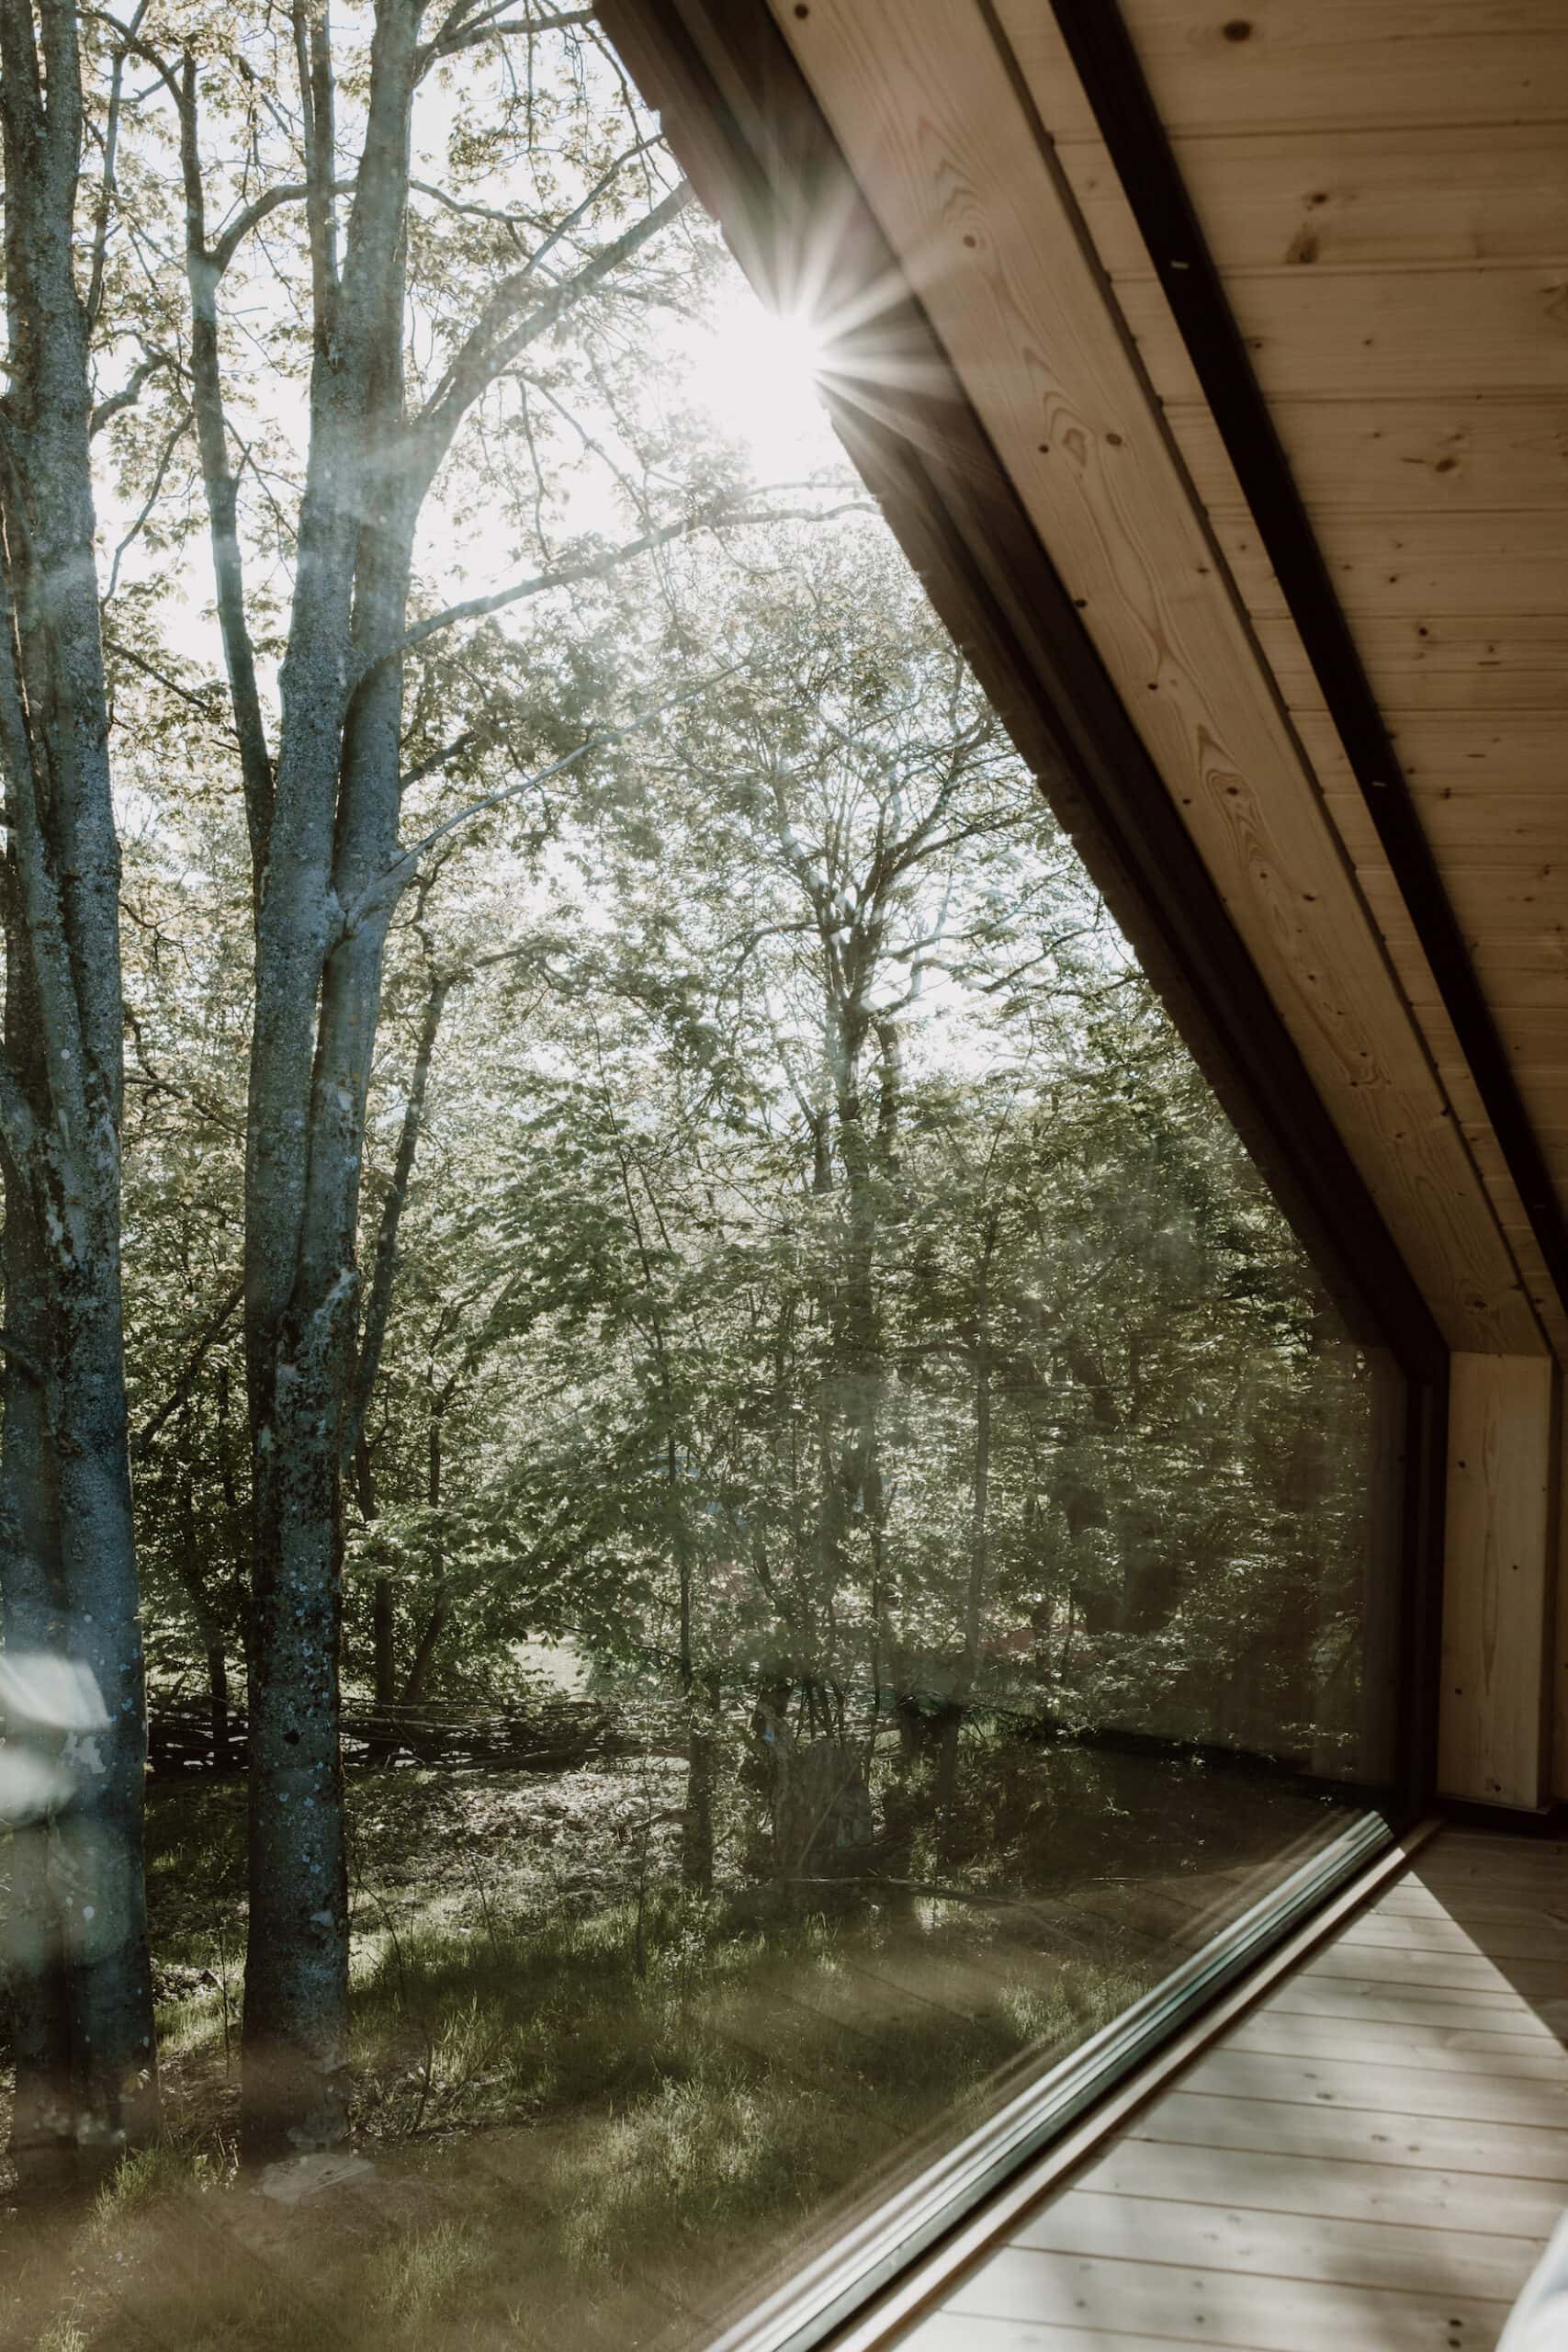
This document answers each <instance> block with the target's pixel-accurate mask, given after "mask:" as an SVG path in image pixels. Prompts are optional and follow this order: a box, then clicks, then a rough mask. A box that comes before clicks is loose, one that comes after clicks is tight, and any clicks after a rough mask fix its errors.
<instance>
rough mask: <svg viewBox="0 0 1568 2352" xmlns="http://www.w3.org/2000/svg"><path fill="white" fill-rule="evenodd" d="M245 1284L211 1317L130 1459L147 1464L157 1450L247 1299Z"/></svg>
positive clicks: (235, 1287) (140, 1432) (237, 1286)
mask: <svg viewBox="0 0 1568 2352" xmlns="http://www.w3.org/2000/svg"><path fill="white" fill-rule="evenodd" d="M244 1295H245V1285H244V1283H243V1282H238V1283H234V1285H233V1286H232V1288H231V1290H230V1292H229V1294H228V1295H227V1297H226V1298H225V1299H224V1300H223V1303H222V1305H221V1306H219V1307H218V1308H217V1309H216V1310H215V1311H214V1312H213V1314H211V1315H210V1316H209V1317H208V1320H207V1322H206V1323H205V1324H204V1325H203V1326H202V1329H201V1332H200V1335H199V1337H198V1338H197V1341H196V1344H195V1346H194V1347H193V1348H192V1349H191V1351H190V1353H189V1355H188V1356H187V1357H186V1361H185V1363H184V1364H183V1366H182V1367H181V1370H180V1374H179V1376H178V1378H177V1379H176V1380H175V1385H174V1386H173V1387H172V1388H171V1389H170V1391H169V1393H168V1395H167V1396H166V1397H164V1401H163V1403H162V1404H161V1405H160V1406H159V1408H158V1409H157V1411H156V1412H155V1413H154V1414H153V1415H152V1419H151V1420H149V1421H145V1422H143V1424H142V1426H141V1429H140V1430H138V1432H137V1434H136V1436H135V1438H134V1439H133V1440H132V1442H131V1448H130V1458H131V1460H132V1461H133V1462H145V1461H146V1459H147V1456H148V1455H149V1454H150V1453H152V1448H153V1446H154V1445H155V1444H156V1443H157V1441H158V1438H159V1435H160V1433H161V1431H162V1430H164V1427H165V1425H166V1424H167V1423H168V1422H169V1421H171V1420H172V1419H174V1417H175V1414H176V1413H177V1412H178V1411H179V1409H180V1407H181V1406H182V1405H183V1404H184V1403H185V1401H186V1397H188V1396H189V1395H190V1392H191V1390H192V1389H193V1388H194V1387H195V1386H196V1380H197V1374H198V1373H199V1372H200V1370H201V1367H202V1365H203V1364H204V1363H206V1361H207V1358H208V1355H209V1352H210V1351H211V1348H212V1346H213V1343H214V1341H215V1340H219V1339H220V1338H221V1337H222V1334H223V1327H224V1325H225V1324H226V1323H227V1322H228V1320H229V1317H231V1315H232V1314H233V1312H234V1309H235V1308H236V1307H237V1306H239V1304H240V1301H241V1300H242V1299H243V1297H244Z"/></svg>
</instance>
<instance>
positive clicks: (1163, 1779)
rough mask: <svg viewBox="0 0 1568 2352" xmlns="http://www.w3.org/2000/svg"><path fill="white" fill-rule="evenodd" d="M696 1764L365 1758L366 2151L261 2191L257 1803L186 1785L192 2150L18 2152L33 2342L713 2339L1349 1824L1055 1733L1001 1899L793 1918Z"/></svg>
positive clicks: (163, 1845)
mask: <svg viewBox="0 0 1568 2352" xmlns="http://www.w3.org/2000/svg"><path fill="white" fill-rule="evenodd" d="M682 1769H683V1768H682V1766H681V1765H680V1764H679V1763H678V1762H677V1761H675V1760H674V1759H660V1758H653V1759H649V1760H646V1761H643V1760H635V1759H634V1760H633V1761H632V1762H630V1763H627V1762H625V1761H618V1762H615V1763H602V1764H599V1765H596V1766H592V1767H588V1768H585V1769H584V1770H579V1771H575V1772H565V1773H559V1774H556V1775H552V1776H549V1777H545V1776H541V1775H536V1774H529V1773H526V1772H498V1771H494V1770H480V1769H463V1770H444V1771H439V1772H438V1771H431V1770H395V1771H381V1772H365V1773H361V1774H358V1775H355V1777H354V1780H353V1781H352V1784H351V1808H352V1818H353V1838H354V1843H353V1862H352V1871H351V1884H352V1895H353V1903H354V1924H355V1963H354V1966H355V2024H354V2048H353V2053H352V2054H353V2061H354V2070H355V2083H356V2109H355V2132H356V2154H355V2156H353V2157H350V2158H347V2159H344V2160H339V2161H334V2160H327V2159H306V2160H302V2161H301V2162H300V2163H299V2164H298V2165H295V2166H292V2167H285V2168H283V2169H282V2170H281V2171H275V2172H271V2173H268V2174H266V2175H264V2176H263V2177H262V2178H261V2179H260V2180H259V2181H257V2180H256V2179H254V2177H250V2176H248V2175H242V2174H241V2173H240V2172H239V2169H238V2166H237V2164H236V2161H235V2154H234V2127H235V2118H236V2110H237V2094H238V2059H239V2043H238V2028H237V2018H236V2010H237V2004H238V1996H239V1982H240V1973H241V1964H242V1957H243V1935H244V1925H243V1890H244V1871H243V1804H244V1796H243V1787H242V1786H240V1785H239V1784H237V1783H222V1782H210V1781H209V1782H205V1783H200V1784H183V1785H179V1786H176V1787H175V1788H172V1789H169V1790H167V1791H162V1792H156V1793H155V1794H154V1795H153V1798H152V1803H151V1804H150V1808H149V1812H150V1822H149V1866H150V1894H151V1902H152V1928H153V1945H154V1953H155V1961H156V1967H157V1972H158V1989H159V1995H160V2012H159V2026H160V2036H161V2049H162V2053H163V2060H162V2063H163V2079H164V2098H165V2109H166V2115H167V2135H166V2138H165V2140H164V2143H162V2144H160V2145H159V2146H158V2147H156V2148H154V2149H152V2150H150V2151H148V2152H145V2153H143V2154H139V2155H137V2156H135V2157H132V2158H130V2160H128V2161H127V2162H126V2163H125V2164H123V2165H121V2167H120V2168H119V2170H118V2173H117V2174H116V2175H115V2176H114V2177H112V2178H111V2179H110V2181H109V2182H108V2183H107V2185H106V2187H105V2188H102V2189H101V2190H100V2192H99V2193H98V2195H97V2197H96V2200H95V2201H94V2203H93V2204H92V2205H91V2206H90V2207H89V2208H87V2209H85V2210H78V2211H74V2212H70V2213H62V2214H59V2215H56V2216H53V2217H51V2218H50V2219H48V2220H40V2219H39V2218H38V2217H37V2216H36V2215H34V2214H32V2213H31V2212H29V2211H25V2210H18V2209H17V2208H16V2207H15V2206H7V2205H6V2201H5V2199H6V2190H5V2183H4V2177H3V2176H0V2345H3V2346H5V2347H6V2352H22V2347H24V2346H25V2347H28V2352H107V2347H108V2346H110V2345H111V2344H112V2345H113V2346H115V2347H116V2352H125V2347H136V2352H144V2348H145V2352H154V2348H155V2352H219V2347H220V2346H221V2347H223V2352H286V2347H287V2352H370V2347H375V2352H401V2347H404V2346H407V2347H412V2346H422V2347H432V2346H453V2347H457V2346H465V2347H474V2348H475V2352H488V2347H491V2346H494V2347H497V2352H499V2347H500V2346H503V2345H504V2346H508V2347H511V2348H512V2352H518V2348H519V2347H521V2348H522V2352H536V2347H537V2352H545V2347H549V2352H600V2347H604V2352H610V2347H611V2346H615V2347H617V2352H623V2348H629V2347H633V2346H636V2347H652V2346H660V2347H665V2346H669V2347H674V2346H691V2345H694V2344H698V2343H701V2342H702V2341H704V2340H705V2339H706V2338H707V2337H709V2336H711V2335H716V2333H717V2332H718V2327H719V2324H720V2323H721V2321H722V2320H723V2319H724V2318H726V2317H728V2316H730V2315H731V2314H732V2312H733V2309H734V2307H735V2305H736V2304H737V2301H738V2300H743V2299H744V2298H745V2297H747V2296H748V2295H750V2294H754V2293H755V2292H756V2291H757V2290H758V2289H759V2285H760V2284H761V2285H766V2284H767V2283H769V2280H768V2279H767V2278H760V2273H761V2270H762V2268H763V2266H764V2264H767V2265H769V2266H770V2276H773V2275H783V2274H784V2272H786V2271H787V2269H788V2268H789V2267H793V2266H795V2265H797V2264H798V2263H799V2262H800V2261H801V2260H803V2259H805V2258H807V2256H809V2255H810V2254H811V2253H812V2252H813V2251H815V2250H816V2247H817V2245H818V2244H820V2243H822V2242H823V2241H824V2239H825V2238H826V2236H827V2235H828V2234H829V2232H830V2230H831V2228H833V2227H841V2226H842V2224H843V2222H844V2220H845V2218H846V2215H847V2214H848V2213H849V2212H851V2211H853V2210H858V2209H860V2208H862V2207H863V2206H865V2205H867V2204H869V2203H870V2202H872V2201H874V2197H875V2195H876V2194H877V2192H878V2191H879V2190H880V2191H885V2190H886V2188H887V2186H888V2185H890V2183H891V2182H892V2180H893V2179H895V2178H896V2177H898V2176H899V2175H901V2174H903V2173H907V2172H908V2170H909V2169H910V2168H911V2166H912V2165H913V2163H914V2162H915V2161H916V2160H917V2159H918V2158H919V2156H920V2155H921V2154H924V2155H926V2156H928V2157H929V2155H930V2154H931V2153H932V2151H933V2148H934V2146H935V2145H936V2144H938V2143H939V2141H945V2140H950V2139H952V2138H953V2137H956V2136H957V2134H958V2132H959V2131H961V2130H962V2129H963V2128H964V2127H965V2126H966V2125H967V2124H969V2123H972V2122H974V2121H976V2120H979V2118H980V2117H981V2116H982V2115H983V2114H984V2113H985V2112H986V2111H987V2109H989V2108H990V2107H991V2106H992V2105H993V2104H994V2102H995V2100H996V2098H997V2096H998V2085H999V2084H1000V2083H1003V2082H1005V2081H1006V2079H1007V2077H1008V2075H1010V2073H1018V2074H1020V2075H1021V2074H1023V2073H1025V2072H1028V2071H1032V2070H1034V2069H1037V2068H1038V2066H1039V2065H1040V2064H1042V2063H1043V2062H1044V2061H1045V2060H1046V2059H1047V2058H1049V2057H1050V2056H1051V2055H1054V2054H1059V2053H1061V2052H1065V2051H1066V2049H1069V2048H1070V2047H1072V2046H1073V2045H1074V2044H1075V2043H1076V2042H1077V2041H1080V2040H1081V2039H1082V2038H1083V2037H1084V2036H1085V2035H1086V2034H1087V2033H1089V2032H1091V2031H1092V2030H1094V2029H1095V2028H1096V2027H1097V2026H1098V2025H1100V2024H1101V2023H1103V2022H1105V2021H1107V2020H1108V2019H1109V2018H1111V2017H1113V2016H1114V2015H1116V2014H1117V2013H1118V2012H1119V2011H1121V2010H1122V2009H1123V2008H1125V2007H1127V2005H1128V2004H1129V2003H1130V2002H1131V2001H1133V2000H1134V1999H1136V1998H1137V1997H1138V1996H1139V1995H1141V1994H1142V1993H1144V1992H1145V1990H1147V1989H1148V1988H1149V1987H1150V1986H1151V1985H1153V1984H1155V1983H1156V1982H1157V1981H1158V1979H1159V1978H1160V1977H1161V1976H1162V1975H1164V1974H1165V1973H1167V1972H1168V1969H1169V1968H1170V1967H1172V1966H1173V1965H1175V1964H1176V1963H1177V1962H1179V1959H1180V1958H1181V1957H1183V1956H1184V1954H1185V1952H1186V1951H1189V1950H1191V1949H1194V1948H1196V1946H1197V1945H1198V1944H1200V1943H1201V1941H1203V1940H1204V1939H1205V1938H1206V1936H1207V1935H1208V1934H1209V1933H1210V1932H1212V1931H1213V1928H1215V1927H1216V1926H1217V1925H1218V1924H1220V1922H1221V1921H1222V1920H1223V1919H1224V1918H1225V1917H1232V1916H1234V1915H1235V1913H1236V1912H1237V1911H1238V1910H1239V1909H1241V1908H1244V1907H1245V1906H1246V1905H1247V1903H1248V1902H1250V1901H1252V1900H1254V1899H1256V1897H1257V1896H1258V1894H1261V1892H1262V1891H1263V1889H1264V1887H1265V1886H1266V1885H1267V1884H1268V1883H1270V1882H1271V1881H1273V1880H1274V1879H1276V1878H1277V1877H1278V1876H1279V1875H1280V1873H1281V1871H1283V1870H1284V1869H1285V1868H1287V1867H1289V1864H1290V1862H1291V1861H1292V1860H1294V1859H1297V1858H1299V1855H1300V1854H1301V1852H1302V1851H1303V1848H1304V1845H1305V1844H1307V1843H1310V1842H1314V1841H1315V1840H1316V1839H1317V1838H1320V1837H1321V1836H1323V1835H1324V1834H1325V1831H1326V1830H1327V1828H1328V1827H1330V1826H1332V1816H1330V1817H1329V1818H1328V1819H1325V1815H1324V1811H1323V1808H1322V1807H1321V1805H1314V1804H1312V1803H1311V1802H1309V1801H1308V1800H1306V1799H1303V1797H1301V1796H1298V1795H1292V1794H1291V1793H1290V1792H1288V1791H1286V1790H1284V1789H1282V1788H1278V1787H1270V1786H1269V1785H1267V1784H1264V1785H1259V1784H1258V1783H1255V1782H1251V1781H1244V1780H1241V1779H1239V1778H1237V1777H1236V1776H1234V1775H1231V1774H1228V1773H1227V1774H1224V1775H1223V1776H1218V1777H1216V1776H1213V1775H1204V1774H1202V1773H1201V1772H1194V1773H1190V1774H1187V1775H1185V1776H1182V1775H1176V1776H1172V1774H1171V1773H1170V1770H1169V1768H1158V1767H1153V1766H1148V1767H1141V1768H1140V1767H1129V1765H1128V1764H1127V1761H1126V1759H1122V1761H1121V1764H1120V1767H1119V1770H1118V1771H1117V1773H1116V1774H1115V1776H1114V1786H1111V1785H1108V1784H1107V1783H1106V1781H1105V1773H1104V1767H1103V1765H1102V1764H1100V1763H1093V1764H1091V1763H1090V1762H1089V1759H1083V1758H1078V1759H1066V1758H1046V1759H1043V1760H1041V1761H1039V1762H1037V1763H1035V1764H1032V1765H1030V1766H1029V1768H1028V1774H1027V1775H1026V1778H1027V1777H1029V1776H1031V1775H1032V1776H1033V1777H1035V1778H1037V1779H1038V1780H1039V1782H1040V1785H1039V1786H1038V1787H1037V1788H1035V1790H1034V1792H1033V1794H1032V1796H1031V1795H1030V1792H1029V1789H1028V1788H1027V1787H1025V1788H1024V1790H1023V1791H1022V1794H1021V1799H1020V1802H1019V1804H1018V1805H1017V1806H1015V1814H1016V1818H1017V1819H1018V1820H1020V1821H1022V1822H1023V1823H1024V1824H1025V1831H1024V1833H1023V1835H1022V1836H1021V1838H1020V1837H1015V1838H1013V1842H1012V1850H1011V1852H1010V1858H1009V1860H1010V1866H1009V1867H1008V1868H1007V1869H1006V1870H1005V1871H998V1869H997V1867H996V1864H995V1862H994V1861H992V1862H988V1863H987V1864H985V1865H984V1866H982V1865H980V1864H978V1863H976V1865H975V1866H973V1867H971V1868H970V1869H968V1870H950V1871H949V1874H948V1876H949V1883H952V1884H953V1887H954V1895H955V1898H957V1897H959V1896H962V1897H963V1898H964V1899H943V1898H942V1896H940V1895H938V1894H929V1893H919V1892H914V1891H908V1890H907V1891H904V1892H901V1893H897V1892H896V1893H892V1894H889V1893H888V1892H887V1891H886V1890H883V1891H880V1892H879V1893H878V1894H875V1895H874V1896H868V1895H866V1894H862V1895H860V1896H859V1897H857V1896H856V1895H855V1894H852V1893H849V1894H840V1893H839V1892H838V1891H837V1890H831V1891H829V1893H828V1894H826V1895H824V1896H817V1895H812V1896H811V1897H810V1899H811V1900H813V1901H819V1902H822V1903H824V1904H825V1905H827V1906H828V1907H824V1908H820V1909H810V1910H807V1908H805V1907H804V1901H803V1896H804V1895H805V1892H806V1891H804V1890H797V1891H796V1893H795V1897H794V1899H793V1900H792V1901H791V1902H789V1904H788V1906H787V1907H784V1904H783V1903H782V1902H781V1897H780V1894H778V1892H777V1891H775V1890H771V1889H768V1888H766V1887H765V1886H760V1885H757V1884H750V1883H746V1881H745V1879H744V1876H743V1874H742V1873H741V1872H740V1871H739V1870H738V1869H736V1868H735V1867H734V1857H733V1856H728V1857H726V1858H725V1859H726V1861H727V1864H728V1867H727V1868H726V1870H725V1871H724V1873H723V1891H722V1892H721V1893H719V1894H716V1896H715V1897H713V1898H712V1899H710V1900H707V1901H698V1900H696V1899H694V1898H692V1897H689V1896H686V1895H683V1894H681V1893H680V1892H679V1891H678V1887H677V1886H676V1884H675V1883H674V1882H675V1880H676V1879H677V1878H678V1871H677V1867H676V1862H675V1856H674V1850H673V1846H672V1842H671V1840H672V1835H673V1833H672V1831H671V1828H670V1826H668V1816H669V1815H671V1814H672V1813H673V1812H674V1811H675V1810H676V1808H677V1807H678V1804H679V1801H680V1797H681V1794H682V1780H681V1775H682ZM1052 1776H1054V1777H1052ZM1140 1791H1141V1792H1142V1796H1141V1800H1140ZM1064 1806H1066V1811H1067V1813H1068V1814H1070V1815H1072V1816H1073V1817H1072V1820H1071V1824H1070V1835H1069V1834H1066V1833H1067V1830H1068V1823H1067V1821H1066V1818H1065V1817H1064V1816H1063V1813H1062V1808H1063V1807H1064ZM661 1815H663V1816H665V1818H664V1819H663V1820H661V1819H660V1816H661ZM1067 1856H1070V1857H1071V1860H1070V1861H1069V1860H1066V1859H1065V1858H1066V1857H1067ZM987 1881H989V1882H990V1883H987ZM639 1888H640V1890H641V1894H640V1899H639ZM639 1917H640V1933H639ZM4 2105H5V2100H4V2094H3V2089H0V2110H3V2109H4ZM5 2122H6V2117H5V2115H4V2112H3V2111H0V2131H3V2130H4V2126H5Z"/></svg>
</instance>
